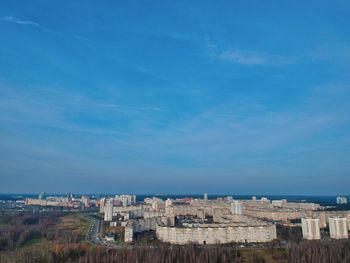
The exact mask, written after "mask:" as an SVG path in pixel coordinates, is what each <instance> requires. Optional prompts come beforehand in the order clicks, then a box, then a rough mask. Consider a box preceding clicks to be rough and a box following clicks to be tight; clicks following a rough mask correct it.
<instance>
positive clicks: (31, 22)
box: [0, 16, 52, 32]
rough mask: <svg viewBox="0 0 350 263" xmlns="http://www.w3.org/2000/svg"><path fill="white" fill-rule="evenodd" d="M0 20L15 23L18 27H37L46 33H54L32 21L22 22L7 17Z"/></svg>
mask: <svg viewBox="0 0 350 263" xmlns="http://www.w3.org/2000/svg"><path fill="white" fill-rule="evenodd" d="M0 20H2V21H6V22H9V23H14V24H18V25H25V26H34V27H37V28H39V29H41V30H43V31H45V32H52V31H51V30H49V29H47V28H45V27H43V26H41V25H40V24H39V23H37V22H34V21H30V20H22V19H19V18H16V17H13V16H5V17H2V18H0Z"/></svg>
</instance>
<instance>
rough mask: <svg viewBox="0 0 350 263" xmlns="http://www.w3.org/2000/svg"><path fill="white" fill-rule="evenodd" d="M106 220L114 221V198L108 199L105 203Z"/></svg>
mask: <svg viewBox="0 0 350 263" xmlns="http://www.w3.org/2000/svg"><path fill="white" fill-rule="evenodd" d="M104 212H105V214H104V221H112V219H113V199H112V200H111V199H109V200H107V203H106V205H105V211H104Z"/></svg>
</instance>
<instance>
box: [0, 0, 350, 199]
mask: <svg viewBox="0 0 350 263" xmlns="http://www.w3.org/2000/svg"><path fill="white" fill-rule="evenodd" d="M349 25H350V4H349V1H345V0H344V1H306V2H305V1H304V2H303V3H301V2H298V3H297V2H295V1H280V0H279V1H277V0H276V1H258V0H257V1H246V0H245V1H164V0H163V1H133V0H131V1H86V0H85V1H62V0H61V1H45V0H42V1H39V0H31V1H12V0H11V1H10V0H3V1H1V2H0V32H1V34H0V155H1V158H0V180H1V184H0V192H7V193H8V192H40V191H46V192H90V193H101V192H110V193H120V192H130V193H131V192H132V193H202V192H208V193H223V194H226V193H229V194H233V195H234V194H325V195H326V194H349V186H350V86H349V85H350V74H349V73H350V26H349Z"/></svg>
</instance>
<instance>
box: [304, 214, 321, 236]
mask: <svg viewBox="0 0 350 263" xmlns="http://www.w3.org/2000/svg"><path fill="white" fill-rule="evenodd" d="M301 226H302V231H303V238H305V239H309V240H312V239H320V238H321V235H320V220H319V219H318V218H302V219H301Z"/></svg>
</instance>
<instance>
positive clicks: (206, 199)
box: [204, 193, 208, 202]
mask: <svg viewBox="0 0 350 263" xmlns="http://www.w3.org/2000/svg"><path fill="white" fill-rule="evenodd" d="M204 202H208V194H207V193H205V194H204Z"/></svg>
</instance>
